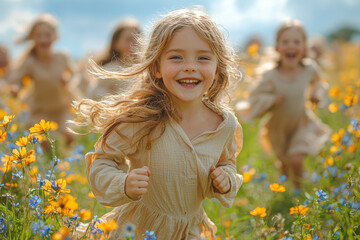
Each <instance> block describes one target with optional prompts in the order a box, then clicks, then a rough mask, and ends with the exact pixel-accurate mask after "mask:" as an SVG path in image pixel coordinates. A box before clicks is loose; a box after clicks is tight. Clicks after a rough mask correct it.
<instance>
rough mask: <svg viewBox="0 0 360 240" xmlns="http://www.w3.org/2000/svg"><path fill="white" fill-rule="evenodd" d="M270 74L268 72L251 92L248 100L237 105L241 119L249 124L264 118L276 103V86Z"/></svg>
mask: <svg viewBox="0 0 360 240" xmlns="http://www.w3.org/2000/svg"><path fill="white" fill-rule="evenodd" d="M269 73H270V72H266V73H265V74H264V75H263V77H262V78H261V79H260V80H259V82H258V83H257V84H256V85H255V87H254V88H253V89H252V90H251V91H250V96H249V98H248V99H247V100H245V101H241V102H239V103H238V104H236V107H235V108H236V110H237V112H238V116H239V118H240V119H241V120H242V121H244V122H248V121H251V120H253V119H255V118H259V117H262V116H263V115H264V114H265V113H267V112H268V111H270V110H271V108H272V107H273V105H274V102H275V98H276V95H275V85H274V83H273V81H272V80H271V77H270V76H269V75H270V74H269Z"/></svg>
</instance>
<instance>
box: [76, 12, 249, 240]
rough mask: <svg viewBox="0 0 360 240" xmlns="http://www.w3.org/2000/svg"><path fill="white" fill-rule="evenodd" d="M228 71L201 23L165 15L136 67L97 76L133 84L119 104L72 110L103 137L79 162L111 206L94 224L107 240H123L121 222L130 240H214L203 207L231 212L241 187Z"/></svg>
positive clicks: (230, 64) (218, 44)
mask: <svg viewBox="0 0 360 240" xmlns="http://www.w3.org/2000/svg"><path fill="white" fill-rule="evenodd" d="M234 63H235V61H234V54H233V51H232V50H230V48H229V47H228V46H227V44H226V42H225V39H224V37H223V35H222V33H221V32H220V31H219V29H218V27H217V25H216V24H215V23H214V22H213V21H212V20H211V19H210V18H209V16H208V15H206V14H205V13H203V12H201V11H199V10H196V9H182V10H178V11H173V12H170V13H169V14H168V15H166V16H165V17H164V18H162V19H161V20H160V21H159V22H158V23H157V24H156V25H155V28H154V30H153V31H152V34H151V36H150V39H149V42H148V44H147V45H146V47H145V52H144V53H143V57H142V58H141V59H140V62H139V64H137V65H135V66H133V67H132V68H130V69H127V71H126V72H123V73H116V72H106V71H105V72H104V71H102V72H99V74H102V75H105V77H115V78H126V77H137V81H138V82H137V85H135V87H134V88H132V90H131V92H129V93H128V95H127V96H112V97H111V98H107V99H105V100H104V101H100V102H96V101H92V100H83V101H80V102H77V103H76V104H75V107H76V109H77V111H79V113H80V114H81V115H82V116H83V117H85V118H87V119H88V121H89V122H90V121H91V122H92V123H93V127H94V128H95V130H98V131H100V132H102V133H103V136H102V137H101V138H100V139H99V141H98V143H97V144H96V147H95V149H96V150H95V152H90V153H88V154H87V155H86V162H87V166H88V171H87V174H88V180H89V184H90V187H91V190H92V191H93V193H94V195H95V196H96V199H97V200H98V201H99V202H100V203H102V204H104V205H108V206H113V207H116V208H115V209H114V210H113V211H111V212H110V213H108V214H106V215H105V216H103V218H102V220H105V221H109V220H111V219H115V220H116V222H117V224H118V226H119V228H118V229H116V230H114V231H112V232H111V233H110V239H119V238H120V239H121V237H122V236H123V234H124V232H125V231H126V230H125V228H126V226H127V224H129V223H132V224H134V225H135V227H136V237H135V238H136V239H143V238H144V236H143V234H144V233H145V231H146V230H153V231H154V232H155V234H156V237H157V239H200V237H204V238H205V239H215V232H216V227H215V225H214V224H213V223H212V222H211V220H210V219H209V218H208V217H207V216H206V213H205V212H204V209H203V207H202V201H203V200H204V198H206V197H209V198H217V199H218V200H219V201H220V203H221V204H223V205H224V206H226V207H231V205H232V202H233V200H234V198H235V196H236V193H237V191H238V189H239V187H240V185H241V183H242V176H241V175H238V174H237V173H236V172H237V171H236V157H237V156H238V154H239V152H240V150H241V147H242V129H241V126H240V124H239V123H238V121H237V119H236V117H235V116H234V114H233V113H232V112H231V111H230V110H229V108H228V106H227V105H226V104H225V103H223V101H222V100H223V97H224V92H225V90H226V88H227V86H228V85H229V82H230V81H231V80H232V79H235V78H237V77H238V76H237V74H238V72H237V71H236V69H235V65H234ZM125 159H127V160H129V163H130V165H127V164H126V162H127V161H125ZM82 229H83V230H84V231H85V229H86V227H85V226H84V228H82ZM80 231H81V230H80Z"/></svg>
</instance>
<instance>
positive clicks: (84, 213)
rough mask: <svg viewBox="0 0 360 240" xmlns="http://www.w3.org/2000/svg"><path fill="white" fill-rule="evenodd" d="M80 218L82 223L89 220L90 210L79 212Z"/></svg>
mask: <svg viewBox="0 0 360 240" xmlns="http://www.w3.org/2000/svg"><path fill="white" fill-rule="evenodd" d="M80 217H81V220H83V221H86V220H89V219H90V218H91V212H90V210H87V209H82V210H81V211H80Z"/></svg>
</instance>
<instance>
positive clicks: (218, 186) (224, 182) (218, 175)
mask: <svg viewBox="0 0 360 240" xmlns="http://www.w3.org/2000/svg"><path fill="white" fill-rule="evenodd" d="M210 178H211V179H212V181H213V186H214V188H215V190H217V191H218V192H220V193H226V192H228V191H229V190H230V179H229V175H228V174H227V172H225V171H224V170H223V169H222V168H220V167H218V168H215V167H214V166H211V168H210ZM215 192H216V191H215Z"/></svg>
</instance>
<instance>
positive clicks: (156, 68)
mask: <svg viewBox="0 0 360 240" xmlns="http://www.w3.org/2000/svg"><path fill="white" fill-rule="evenodd" d="M151 72H152V74H153V75H154V76H155V77H156V78H162V75H161V72H160V67H159V65H158V64H154V65H153V66H152V67H151Z"/></svg>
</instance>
